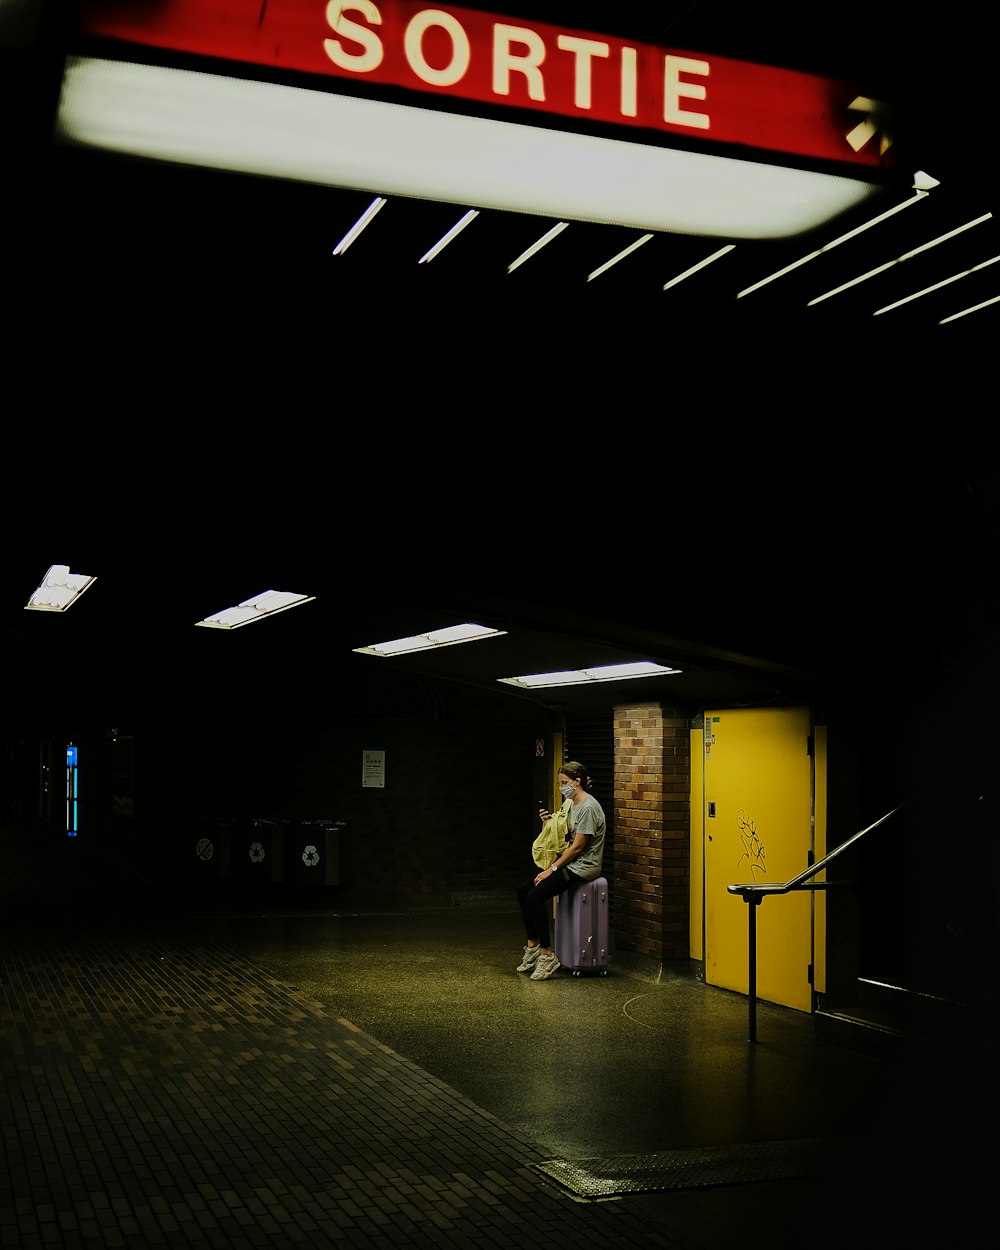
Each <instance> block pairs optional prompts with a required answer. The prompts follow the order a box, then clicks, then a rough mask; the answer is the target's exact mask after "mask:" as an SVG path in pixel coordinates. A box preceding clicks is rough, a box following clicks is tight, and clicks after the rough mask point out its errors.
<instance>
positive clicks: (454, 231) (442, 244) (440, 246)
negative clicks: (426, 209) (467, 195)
mask: <svg viewBox="0 0 1000 1250" xmlns="http://www.w3.org/2000/svg"><path fill="white" fill-rule="evenodd" d="M478 216H479V209H478V208H470V209H469V211H468V212H467V213H466V214H465V216H464V217H462V218H460V219H459V220H458V221H456V222H455V224H454V225H453V226H452V228H451V229H450V230H449V231H448V233H447V234H443V235H442V236H441V238H440V239H438V241H437V242H436V243H435V244H434V246H433V247H432V248H431V249H430V250H429V251H427V252H424V254H423V256H421V257H420V259H419V261H417V264H418V265H425V264H427V263H428V262H429V261H432V260H433V259H434V257H435V256H437V254H438V253H439V252H442V251H444V249H445V248H446V247H447V246H448V244H449V243H450V242H451V241H452V239H455V238H457V237H458V235H460V234H461V233H462V231H463V230H464V229H465V227H466V226H467V225H468V224H469V222H470V221H472V219H473V218H474V217H478Z"/></svg>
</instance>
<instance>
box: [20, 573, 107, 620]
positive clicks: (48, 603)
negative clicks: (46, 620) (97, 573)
mask: <svg viewBox="0 0 1000 1250" xmlns="http://www.w3.org/2000/svg"><path fill="white" fill-rule="evenodd" d="M96 581H97V578H96V577H88V576H87V575H86V574H85V573H71V572H70V571H69V565H68V564H53V565H51V566H50V567H49V571H48V572H47V573H46V574H45V576H44V577H43V578H42V580H41V581H40V582H39V584H38V588H37V589H36V590H35V591H34V593H33V594H32V596H31V598H30V599H29V600H28V602H27V603H26V604H25V605H24V606H25V608H26V609H29V610H31V611H34V612H65V611H66V609H67V608H68V607H71V606H72V605H73V604H74V603H76V601H77V599H79V598H80V596H81V595H82V594H83V592H84V591H85V590H86V589H87V587H88V586H90V585H92V584H93V583H94V582H96Z"/></svg>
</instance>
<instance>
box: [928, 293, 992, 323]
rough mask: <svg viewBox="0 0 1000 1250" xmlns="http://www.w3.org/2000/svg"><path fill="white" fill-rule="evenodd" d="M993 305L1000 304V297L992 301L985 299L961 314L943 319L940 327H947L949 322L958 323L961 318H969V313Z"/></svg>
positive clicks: (965, 309) (954, 314)
mask: <svg viewBox="0 0 1000 1250" xmlns="http://www.w3.org/2000/svg"><path fill="white" fill-rule="evenodd" d="M993 304H1000V295H994V296H993V298H992V299H984V300H983V301H982V303H981V304H973V305H972V307H971V308H963V309H962V311H961V312H957V313H952V314H951V316H950V317H943V318H942V319H941V320H940V321H939V322H938V325H939V326H945V325H947V324H948V322H949V321H957V320H958V319H959V317H967V316H968V315H969V313H974V312H979V311H981V309H983V308H989V307H990V306H991V305H993Z"/></svg>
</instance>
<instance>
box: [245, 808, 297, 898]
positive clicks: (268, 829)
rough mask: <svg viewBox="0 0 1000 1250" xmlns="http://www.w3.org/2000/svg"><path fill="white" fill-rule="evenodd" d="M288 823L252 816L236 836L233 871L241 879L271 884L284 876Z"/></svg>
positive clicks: (282, 879) (279, 880)
mask: <svg viewBox="0 0 1000 1250" xmlns="http://www.w3.org/2000/svg"><path fill="white" fill-rule="evenodd" d="M289 824H290V822H289V821H287V820H282V819H272V818H270V817H255V818H254V819H253V820H251V821H249V822H248V824H247V827H246V829H245V831H244V832H243V833H242V834H241V835H240V836H239V837H238V838H237V852H236V855H235V856H234V860H233V873H234V876H237V877H238V878H239V879H240V880H241V881H249V882H259V883H260V884H272V885H273V884H275V883H277V882H281V881H284V879H285V840H286V835H287V833H288V827H289Z"/></svg>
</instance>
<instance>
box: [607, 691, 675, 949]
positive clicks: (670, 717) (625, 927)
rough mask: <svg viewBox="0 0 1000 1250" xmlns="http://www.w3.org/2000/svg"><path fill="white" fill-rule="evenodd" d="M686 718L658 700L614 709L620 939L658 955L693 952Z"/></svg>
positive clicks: (617, 922) (621, 942)
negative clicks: (658, 702) (690, 935)
mask: <svg viewBox="0 0 1000 1250" xmlns="http://www.w3.org/2000/svg"><path fill="white" fill-rule="evenodd" d="M690 825H691V750H690V736H689V722H688V718H687V717H686V716H682V715H680V714H679V713H678V712H677V711H676V710H675V709H669V708H663V707H661V706H660V705H659V704H656V703H643V704H632V705H625V706H621V707H617V708H615V883H614V887H615V900H616V909H615V941H616V943H617V945H618V946H619V947H620V948H621V949H622V950H630V951H635V952H636V953H638V954H641V955H647V956H650V957H652V958H655V959H683V958H686V957H687V956H688V953H689V951H688V945H689V943H688V916H689V908H690V867H691V856H690Z"/></svg>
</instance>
